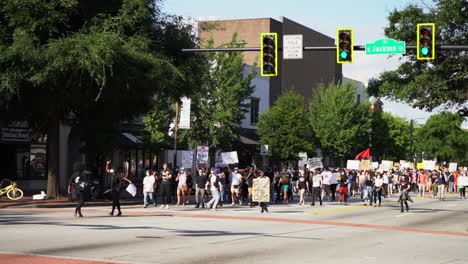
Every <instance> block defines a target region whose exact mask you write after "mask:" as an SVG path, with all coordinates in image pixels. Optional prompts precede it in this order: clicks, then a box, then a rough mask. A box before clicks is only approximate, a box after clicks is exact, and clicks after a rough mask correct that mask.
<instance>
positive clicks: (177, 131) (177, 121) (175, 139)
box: [172, 101, 180, 170]
mask: <svg viewBox="0 0 468 264" xmlns="http://www.w3.org/2000/svg"><path fill="white" fill-rule="evenodd" d="M179 108H180V104H179V101H177V102H176V104H175V114H176V115H175V124H174V163H173V164H172V169H173V170H175V168H176V164H177V136H178V134H179V111H180V109H179Z"/></svg>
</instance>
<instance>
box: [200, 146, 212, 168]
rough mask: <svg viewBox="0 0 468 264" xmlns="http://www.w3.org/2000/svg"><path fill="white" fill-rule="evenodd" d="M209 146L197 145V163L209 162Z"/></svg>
mask: <svg viewBox="0 0 468 264" xmlns="http://www.w3.org/2000/svg"><path fill="white" fill-rule="evenodd" d="M209 149H210V148H209V147H207V146H198V147H197V163H200V164H206V163H208V154H209Z"/></svg>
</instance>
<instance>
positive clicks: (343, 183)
mask: <svg viewBox="0 0 468 264" xmlns="http://www.w3.org/2000/svg"><path fill="white" fill-rule="evenodd" d="M339 183H340V187H348V176H347V175H345V174H343V175H341V178H340V181H339Z"/></svg>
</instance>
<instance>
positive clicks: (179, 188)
mask: <svg viewBox="0 0 468 264" xmlns="http://www.w3.org/2000/svg"><path fill="white" fill-rule="evenodd" d="M177 190H182V191H184V192H186V191H188V186H187V184H182V185H178V186H177Z"/></svg>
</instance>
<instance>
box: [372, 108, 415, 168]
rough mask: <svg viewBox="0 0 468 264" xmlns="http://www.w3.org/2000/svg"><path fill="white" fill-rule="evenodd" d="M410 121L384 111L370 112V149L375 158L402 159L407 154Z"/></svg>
mask: <svg viewBox="0 0 468 264" xmlns="http://www.w3.org/2000/svg"><path fill="white" fill-rule="evenodd" d="M409 130H410V123H409V122H408V121H406V120H405V119H404V118H400V117H395V116H393V115H392V114H390V113H386V112H374V113H372V149H371V154H372V156H373V157H376V158H377V159H381V160H382V159H384V160H402V159H406V158H407V157H408V154H409V145H410V144H409V138H410V134H409Z"/></svg>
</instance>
